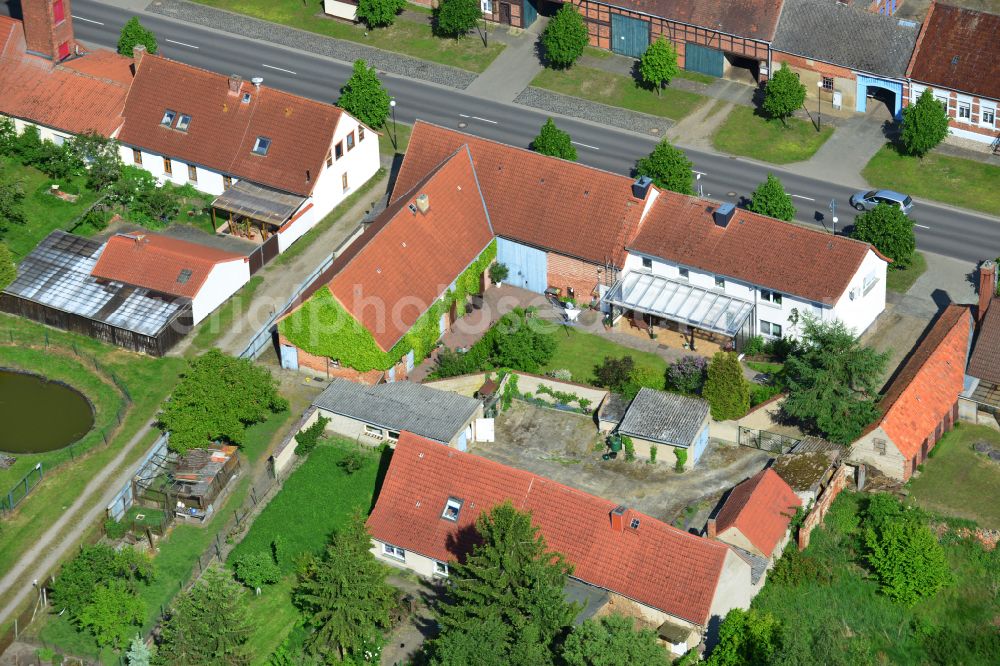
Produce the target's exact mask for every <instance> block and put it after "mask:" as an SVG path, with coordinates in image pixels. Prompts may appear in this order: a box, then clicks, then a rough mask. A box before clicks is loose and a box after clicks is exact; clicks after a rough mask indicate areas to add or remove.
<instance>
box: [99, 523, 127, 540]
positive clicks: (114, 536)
mask: <svg viewBox="0 0 1000 666" xmlns="http://www.w3.org/2000/svg"><path fill="white" fill-rule="evenodd" d="M127 533H128V527H127V526H126V525H125V523H119V522H118V521H117V520H115V519H114V518H108V519H107V520H105V521H104V534H105V536H107V537H108V538H109V539H111V540H112V541H117V540H118V539H121V538H122V537H124V536H125V535H126V534H127Z"/></svg>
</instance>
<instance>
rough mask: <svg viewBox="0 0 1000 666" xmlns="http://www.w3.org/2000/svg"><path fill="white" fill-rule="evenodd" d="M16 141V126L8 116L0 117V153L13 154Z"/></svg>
mask: <svg viewBox="0 0 1000 666" xmlns="http://www.w3.org/2000/svg"><path fill="white" fill-rule="evenodd" d="M16 141H17V128H16V127H15V126H14V121H13V120H11V119H10V118H7V117H3V118H0V155H13V154H14V143H15V142H16Z"/></svg>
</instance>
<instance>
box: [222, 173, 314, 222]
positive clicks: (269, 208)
mask: <svg viewBox="0 0 1000 666" xmlns="http://www.w3.org/2000/svg"><path fill="white" fill-rule="evenodd" d="M305 201H306V199H305V197H300V196H296V195H294V194H288V193H287V192H281V191H279V190H275V189H272V188H270V187H263V186H261V185H254V184H253V183H250V182H248V181H245V180H239V181H236V183H235V184H233V185H231V186H230V187H229V188H227V189H226V191H225V192H223V193H222V194H220V195H219V196H218V197H216V198H215V201H213V202H212V206H214V207H215V208H219V209H222V210H225V211H229V212H230V213H236V214H237V215H242V216H244V217H249V218H252V219H254V220H261V221H263V222H268V223H270V224H273V225H275V226H281V225H282V224H284V222H285V221H286V220H287V219H288V218H290V217H291V216H292V214H293V213H294V212H295V211H297V210H298V209H299V208H300V207H301V206H302V204H303V203H305Z"/></svg>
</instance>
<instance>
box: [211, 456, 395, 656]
mask: <svg viewBox="0 0 1000 666" xmlns="http://www.w3.org/2000/svg"><path fill="white" fill-rule="evenodd" d="M357 450H359V449H358V446H357V445H356V444H354V443H353V442H350V441H346V440H341V439H331V440H327V441H324V442H322V443H321V444H320V445H319V446H318V447H316V449H314V450H313V452H312V453H311V454H309V458H308V459H307V460H306V461H305V462H304V463H303V464H302V466H301V467H299V468H298V469H297V470H296V471H295V472H294V473H293V474H292V475H291V476H290V477H289V478H288V480H287V481H286V482H285V484H284V486H283V487H282V489H281V492H280V493H278V494H277V495H276V496H275V497H274V499H272V500H271V502H270V503H269V504H268V505H267V507H266V508H265V509H264V511H262V512H261V514H260V515H259V516H258V517H257V519H256V520H255V521H254V523H253V525H252V526H251V527H250V531H249V532H248V533H247V535H246V537H245V538H244V539H243V541H242V542H240V544H239V545H238V546H237V547H236V548H235V549H233V551H232V553H230V556H229V562H230V563H232V562H233V561H234V560H235V559H237V558H239V557H240V556H241V555H243V554H246V553H255V552H259V551H264V552H270V550H271V543H272V541H274V539H275V537H277V536H279V535H280V536H281V543H282V549H283V551H284V552H285V553H287V556H286V557H285V558H284V559H283V560H282V561H281V562H280V563H279V564H280V566H281V569H282V571H283V573H284V574H285V577H284V578H283V579H282V581H281V582H280V583H278V584H277V585H273V586H269V587H267V588H265V589H264V592H263V594H262V595H261V596H260V597H251V598H250V599H249V607H250V614H251V617H252V619H253V624H254V627H255V632H254V637H253V639H252V641H251V645H252V648H253V649H252V652H253V654H256V655H259V656H260V658H261V660H263V659H266V658H267V656H268V655H270V654H271V653H272V652H273V651H274V650H275V649H276V648H277V647H278V645H280V644H281V642H282V641H283V640H284V639H285V637H286V636H287V635H288V633H289V632H290V631H291V630H292V628H293V627H294V626H295V624H296V623H297V622H298V621H299V613H298V611H297V610H296V609H295V607H294V606H292V603H291V590H292V587H293V585H294V582H295V564H294V558H295V556H296V555H298V554H300V553H319V552H321V551H322V549H323V546H324V545H325V544H326V543H327V541H328V540H329V535H330V534H331V533H332V532H334V531H335V530H337V529H339V528H340V527H342V526H343V525H344V524H345V523H346V521H347V519H348V518H349V517H350V516H351V514H352V512H354V511H355V510H360V511H362V512H363V513H364V514H365V515H367V514H368V512H369V511H370V510H371V507H372V504H373V498H374V494H375V488H376V486H377V482H378V475H379V470H380V456H379V455H378V453H376V452H374V451H372V450H371V449H368V448H364V449H361V451H362V452H363V454H364V458H365V463H364V466H363V467H362V468H361V469H360V470H358V471H357V472H355V473H353V474H347V473H346V472H344V470H342V469H341V468H340V467H339V466H338V465H337V463H338V462H340V461H341V460H342V459H343V458H344V456H345V455H346V454H347V453H349V452H351V451H357ZM385 464H388V460H387V459H386V461H385Z"/></svg>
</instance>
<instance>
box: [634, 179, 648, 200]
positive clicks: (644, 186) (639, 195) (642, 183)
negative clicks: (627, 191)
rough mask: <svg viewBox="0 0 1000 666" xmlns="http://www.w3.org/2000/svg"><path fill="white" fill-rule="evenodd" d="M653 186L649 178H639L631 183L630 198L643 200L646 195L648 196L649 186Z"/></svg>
mask: <svg viewBox="0 0 1000 666" xmlns="http://www.w3.org/2000/svg"><path fill="white" fill-rule="evenodd" d="M652 184H653V179H652V178H650V177H649V176H639V177H638V178H636V179H635V182H634V183H632V196H633V197H635V198H636V199H642V200H645V198H646V195H647V194H649V186H650V185H652Z"/></svg>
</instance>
